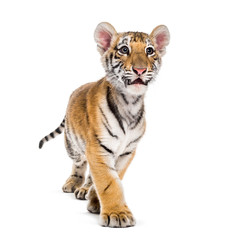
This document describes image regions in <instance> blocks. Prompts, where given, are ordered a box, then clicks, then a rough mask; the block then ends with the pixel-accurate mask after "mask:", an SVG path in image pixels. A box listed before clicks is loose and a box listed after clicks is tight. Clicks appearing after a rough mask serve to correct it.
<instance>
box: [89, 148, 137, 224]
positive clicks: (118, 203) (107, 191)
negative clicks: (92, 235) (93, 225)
mask: <svg viewBox="0 0 237 240" xmlns="http://www.w3.org/2000/svg"><path fill="white" fill-rule="evenodd" d="M87 159H88V162H89V164H90V171H91V174H92V178H93V182H94V185H95V188H96V192H97V195H98V197H99V201H100V205H101V213H100V224H101V225H102V226H105V227H130V226H134V225H135V220H134V217H133V215H132V213H131V211H130V210H129V208H128V207H127V205H126V202H125V199H124V194H123V189H122V184H121V181H120V178H119V175H118V173H117V171H116V170H115V168H114V163H115V158H114V156H113V153H112V151H110V150H109V149H108V148H107V147H105V146H103V145H102V146H101V145H100V144H93V145H91V146H88V149H87Z"/></svg>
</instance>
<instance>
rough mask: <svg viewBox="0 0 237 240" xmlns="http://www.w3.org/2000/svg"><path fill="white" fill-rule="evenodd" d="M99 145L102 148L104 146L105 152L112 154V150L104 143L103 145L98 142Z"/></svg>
mask: <svg viewBox="0 0 237 240" xmlns="http://www.w3.org/2000/svg"><path fill="white" fill-rule="evenodd" d="M100 146H101V147H102V148H104V149H105V150H106V151H107V152H109V153H111V154H114V153H113V151H112V150H110V149H109V148H107V147H106V146H105V145H103V144H101V143H100Z"/></svg>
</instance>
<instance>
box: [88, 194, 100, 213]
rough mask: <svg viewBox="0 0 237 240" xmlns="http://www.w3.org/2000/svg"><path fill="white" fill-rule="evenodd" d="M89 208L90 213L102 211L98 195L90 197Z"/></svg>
mask: <svg viewBox="0 0 237 240" xmlns="http://www.w3.org/2000/svg"><path fill="white" fill-rule="evenodd" d="M87 210H88V211H89V212H90V213H95V214H98V213H100V202H99V199H98V198H97V197H95V198H91V199H89V201H88V205H87Z"/></svg>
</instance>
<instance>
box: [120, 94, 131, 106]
mask: <svg viewBox="0 0 237 240" xmlns="http://www.w3.org/2000/svg"><path fill="white" fill-rule="evenodd" d="M121 96H122V98H123V101H124V102H125V103H126V104H127V105H128V104H129V102H128V100H127V98H126V97H125V95H124V94H123V93H121Z"/></svg>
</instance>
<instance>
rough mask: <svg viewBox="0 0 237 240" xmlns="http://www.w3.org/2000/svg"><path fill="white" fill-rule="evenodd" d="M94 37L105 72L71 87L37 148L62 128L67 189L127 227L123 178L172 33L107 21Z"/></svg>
mask: <svg viewBox="0 0 237 240" xmlns="http://www.w3.org/2000/svg"><path fill="white" fill-rule="evenodd" d="M95 40H96V43H97V47H98V50H99V52H100V53H101V56H102V63H103V66H104V68H105V72H106V76H105V77H104V78H102V79H101V80H99V81H97V82H92V83H88V84H85V85H83V86H81V87H80V88H78V89H76V90H75V91H74V92H73V94H72V95H71V97H70V100H69V103H68V107H67V112H66V117H65V118H64V120H63V122H62V124H61V125H60V127H59V128H57V129H56V130H55V131H54V132H52V133H50V134H49V135H47V136H46V137H44V138H43V139H42V140H41V141H40V144H39V147H40V148H41V147H42V146H43V144H44V143H45V142H46V141H48V140H50V139H52V138H54V137H55V136H56V135H58V134H60V133H61V132H62V131H63V130H64V139H65V146H66V150H67V152H68V155H69V157H70V158H71V159H72V160H73V167H72V173H71V175H70V176H69V178H68V179H67V181H66V183H65V184H64V186H63V191H64V192H74V193H75V196H76V198H77V199H88V207H87V208H88V211H90V212H93V213H100V224H101V225H102V226H108V227H129V226H134V225H135V219H134V217H133V215H132V213H131V211H130V210H129V208H128V206H127V204H126V202H125V198H124V194H123V190H122V185H121V180H122V178H123V176H124V174H125V172H126V170H127V168H128V166H129V165H130V163H131V161H132V159H133V158H134V156H135V152H136V147H137V144H138V142H139V141H140V140H141V138H142V136H143V135H144V132H145V128H146V121H145V110H144V109H145V108H144V96H145V92H146V90H147V87H148V85H150V82H152V81H154V79H155V77H156V75H157V73H158V71H159V69H160V66H161V57H162V56H163V55H164V52H165V48H166V46H167V45H168V43H169V32H168V29H167V28H166V27H165V26H162V25H161V26H158V27H156V28H155V29H154V30H153V31H152V33H151V34H150V35H148V34H145V33H140V32H127V33H117V32H116V31H115V29H114V28H113V26H111V25H110V24H109V23H101V24H99V25H98V26H97V28H96V31H95ZM87 164H89V168H90V174H89V176H88V177H87V179H86V178H85V171H86V168H87Z"/></svg>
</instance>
